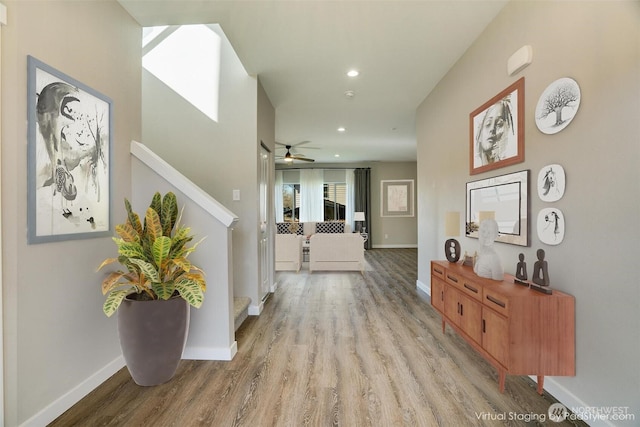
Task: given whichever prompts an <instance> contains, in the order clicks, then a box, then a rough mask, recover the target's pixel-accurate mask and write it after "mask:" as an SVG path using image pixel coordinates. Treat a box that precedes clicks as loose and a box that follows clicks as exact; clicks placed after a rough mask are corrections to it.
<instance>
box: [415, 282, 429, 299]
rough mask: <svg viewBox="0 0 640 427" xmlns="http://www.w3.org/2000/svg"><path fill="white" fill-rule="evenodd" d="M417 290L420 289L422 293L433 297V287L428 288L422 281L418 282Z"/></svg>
mask: <svg viewBox="0 0 640 427" xmlns="http://www.w3.org/2000/svg"><path fill="white" fill-rule="evenodd" d="M416 288H418V289H420V290H421V291H422V292H424V293H426V294H427V295H429V297H431V286H427V285H425V284H424V283H422V282H421V281H420V280H416Z"/></svg>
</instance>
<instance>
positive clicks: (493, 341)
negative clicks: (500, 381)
mask: <svg viewBox="0 0 640 427" xmlns="http://www.w3.org/2000/svg"><path fill="white" fill-rule="evenodd" d="M482 348H484V349H485V351H486V352H487V353H489V354H490V355H491V356H493V357H494V358H495V359H496V360H497V361H498V362H500V363H501V364H502V365H503V366H505V367H506V368H507V369H509V365H508V360H509V321H508V319H507V318H506V317H503V316H501V315H500V314H498V313H496V312H495V311H493V310H491V309H488V308H486V307H485V308H483V309H482Z"/></svg>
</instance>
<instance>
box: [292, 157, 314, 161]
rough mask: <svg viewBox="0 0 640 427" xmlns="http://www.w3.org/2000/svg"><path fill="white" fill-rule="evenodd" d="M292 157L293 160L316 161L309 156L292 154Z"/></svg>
mask: <svg viewBox="0 0 640 427" xmlns="http://www.w3.org/2000/svg"><path fill="white" fill-rule="evenodd" d="M290 158H291V159H293V160H302V161H303V162H315V160H314V159H310V158H308V157H300V156H291V157H290Z"/></svg>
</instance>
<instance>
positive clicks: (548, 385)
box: [529, 375, 615, 427]
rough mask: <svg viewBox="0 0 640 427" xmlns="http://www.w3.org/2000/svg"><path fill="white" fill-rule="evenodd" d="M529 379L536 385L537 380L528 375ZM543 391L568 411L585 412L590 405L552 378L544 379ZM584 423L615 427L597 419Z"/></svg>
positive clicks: (599, 426) (601, 426)
mask: <svg viewBox="0 0 640 427" xmlns="http://www.w3.org/2000/svg"><path fill="white" fill-rule="evenodd" d="M529 378H531V379H532V380H533V382H535V383H536V384H537V383H538V378H537V377H536V376H535V375H530V376H529ZM544 390H545V391H546V392H547V393H549V394H550V395H551V396H553V397H554V398H555V399H556V400H557V401H558V402H560V403H562V404H563V405H564V406H565V407H566V408H567V409H568V410H569V411H572V412H575V411H576V410H578V411H580V410H581V409H582V410H585V409H588V408H589V407H590V405H588V404H587V403H585V402H584V401H583V400H582V399H580V398H579V397H578V396H576V395H575V394H573V393H571V392H570V391H569V390H567V389H566V388H564V387H563V386H561V385H560V384H559V383H558V382H557V381H555V380H554V379H553V378H552V377H544ZM584 421H585V422H586V423H587V424H589V426H591V427H613V426H614V425H615V424H613V423H611V421H609V420H601V419H597V417H596V418H589V419H585V420H584Z"/></svg>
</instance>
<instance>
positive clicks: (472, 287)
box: [445, 271, 482, 301]
mask: <svg viewBox="0 0 640 427" xmlns="http://www.w3.org/2000/svg"><path fill="white" fill-rule="evenodd" d="M445 276H446V279H445V280H446V281H447V283H449V284H450V285H453V286H454V287H455V288H457V289H459V290H460V291H462V292H463V293H464V294H465V295H468V296H470V297H471V298H473V299H475V300H477V301H482V286H480V285H478V284H476V283H474V282H472V281H470V280H468V279H467V278H465V277H463V276H459V275H457V274H455V273H452V272H450V271H447V272H446V273H445Z"/></svg>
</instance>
